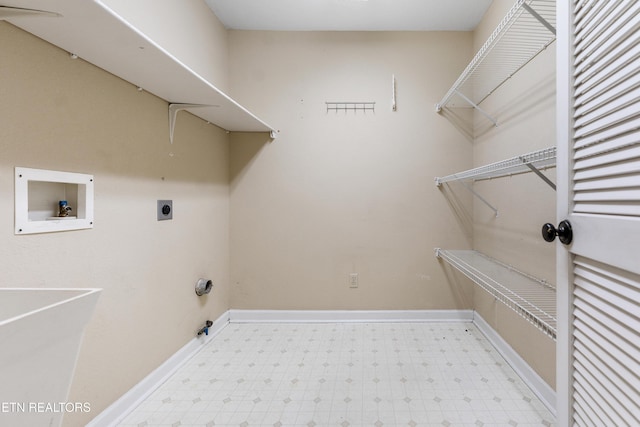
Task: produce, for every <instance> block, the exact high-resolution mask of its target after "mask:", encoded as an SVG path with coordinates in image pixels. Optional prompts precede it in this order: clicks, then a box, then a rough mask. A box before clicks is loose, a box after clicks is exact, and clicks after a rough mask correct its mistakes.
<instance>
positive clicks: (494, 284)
mask: <svg viewBox="0 0 640 427" xmlns="http://www.w3.org/2000/svg"><path fill="white" fill-rule="evenodd" d="M435 251H436V257H438V258H440V259H442V260H444V261H446V262H447V263H449V264H450V265H451V266H452V267H454V268H455V269H457V270H459V271H460V272H462V273H463V274H464V275H465V276H467V277H468V278H469V279H471V281H473V282H474V283H475V284H477V285H478V286H480V287H481V288H482V289H483V290H485V291H487V292H488V293H489V294H491V295H492V296H493V297H494V298H496V299H497V300H498V301H500V302H501V303H503V304H505V305H506V306H507V307H509V308H510V309H512V310H513V311H515V312H516V313H518V314H519V315H520V316H522V317H523V318H525V319H526V320H528V321H529V322H530V323H531V324H533V325H534V326H535V327H536V328H538V329H539V330H541V331H542V332H544V333H545V334H546V335H547V336H549V337H550V338H552V339H554V340H555V339H556V323H557V317H556V289H555V287H554V286H553V285H551V284H549V283H547V282H546V281H545V280H542V279H538V278H536V277H533V276H531V275H529V274H526V273H523V272H521V271H518V270H516V269H515V268H513V267H511V266H509V265H507V264H503V263H501V262H500V261H497V260H495V259H493V258H490V257H488V256H487V255H484V254H482V253H480V252H478V251H473V250H445V249H440V248H436V249H435Z"/></svg>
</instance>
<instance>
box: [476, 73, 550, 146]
mask: <svg viewBox="0 0 640 427" xmlns="http://www.w3.org/2000/svg"><path fill="white" fill-rule="evenodd" d="M555 102H556V86H555V74H550V75H548V76H546V77H544V78H541V79H540V80H539V81H538V83H537V84H535V85H533V86H532V87H530V88H528V89H527V90H526V91H524V92H522V93H519V94H518V96H516V97H515V98H513V99H511V101H510V102H505V103H502V104H501V105H500V108H499V109H498V110H497V111H493V112H491V114H492V115H493V117H494V118H496V119H497V120H498V126H499V127H502V128H503V129H507V128H508V127H512V126H517V125H518V124H519V123H521V122H526V121H527V120H530V118H531V116H533V115H536V114H537V113H538V112H540V111H544V110H548V109H550V108H555ZM479 116H480V115H479ZM554 126H555V124H554ZM494 128H495V126H494V125H493V123H491V122H490V121H488V120H487V119H485V118H484V117H482V119H478V122H477V123H476V126H475V129H476V130H475V137H476V138H481V137H483V136H484V135H486V134H488V133H490V132H491V131H492V130H493V129H494Z"/></svg>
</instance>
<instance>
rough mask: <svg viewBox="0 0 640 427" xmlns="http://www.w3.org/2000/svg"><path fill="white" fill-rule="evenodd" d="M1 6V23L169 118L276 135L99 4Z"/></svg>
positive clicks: (8, 2)
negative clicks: (152, 103) (163, 107)
mask: <svg viewBox="0 0 640 427" xmlns="http://www.w3.org/2000/svg"><path fill="white" fill-rule="evenodd" d="M2 5H3V6H7V7H10V8H8V9H4V12H3V10H2V8H0V19H4V20H6V21H8V22H10V23H12V24H13V25H16V26H17V27H20V28H22V29H23V30H25V31H28V32H30V33H32V34H34V35H36V36H38V37H40V38H42V39H44V40H46V41H48V42H50V43H52V44H54V45H56V46H58V47H60V48H62V49H64V50H66V51H68V52H70V53H72V54H74V55H77V56H78V57H81V58H82V59H84V60H86V61H88V62H90V63H92V64H94V65H96V66H98V67H100V68H102V69H104V70H106V71H108V72H110V73H112V74H114V75H116V76H118V77H120V78H122V79H124V80H126V81H128V82H130V83H132V84H134V85H136V86H138V87H140V88H142V89H144V90H145V91H147V92H150V93H152V94H154V95H156V96H158V97H160V98H162V99H164V100H166V101H167V102H169V104H173V105H174V107H173V111H171V112H170V113H169V116H170V117H171V115H172V113H175V112H176V110H181V109H184V110H187V111H189V112H190V113H192V114H193V115H195V116H198V117H200V118H202V119H203V120H206V121H208V122H210V123H213V124H215V125H217V126H219V127H221V128H223V129H225V130H228V131H242V132H271V135H272V137H274V136H275V134H276V132H277V131H276V129H275V128H274V127H272V126H270V125H269V124H267V123H265V122H264V121H262V120H261V119H259V118H258V117H256V116H255V115H254V114H253V113H251V112H250V111H248V110H247V109H246V108H244V107H243V106H242V105H240V104H238V103H237V102H236V101H235V100H233V99H232V98H230V97H229V96H228V95H226V94H225V93H223V92H222V91H220V90H219V89H218V88H217V87H215V86H214V85H213V84H212V83H211V82H209V81H207V80H205V79H204V78H203V77H201V76H200V75H198V74H197V73H196V72H195V71H193V70H192V69H190V68H189V67H188V65H186V64H183V63H181V62H180V61H179V60H178V59H177V58H176V57H175V56H173V55H172V54H171V53H169V52H167V51H166V50H164V49H163V48H162V47H161V46H159V45H158V44H157V43H155V42H154V41H153V40H151V39H150V38H149V37H147V36H146V35H145V34H143V33H142V32H140V31H139V30H138V29H137V28H135V27H133V26H132V25H131V24H129V23H128V22H126V21H125V20H124V19H123V18H122V17H120V16H118V15H117V14H116V13H115V12H113V11H112V10H110V9H109V8H108V7H107V6H105V5H104V4H102V3H101V2H100V1H98V0H56V1H55V2H51V1H48V0H4V1H2ZM15 8H21V9H33V10H40V11H46V12H47V13H26V12H25V13H17V12H16V11H15ZM176 106H178V107H176ZM181 106H182V107H181ZM169 120H175V114H173V118H170V119H169ZM172 126H173V124H172Z"/></svg>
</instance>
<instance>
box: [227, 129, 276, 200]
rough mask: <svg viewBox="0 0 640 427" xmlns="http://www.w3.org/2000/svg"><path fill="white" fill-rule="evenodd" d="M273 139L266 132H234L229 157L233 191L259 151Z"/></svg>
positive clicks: (230, 182) (230, 179)
mask: <svg viewBox="0 0 640 427" xmlns="http://www.w3.org/2000/svg"><path fill="white" fill-rule="evenodd" d="M272 141H273V140H272V139H271V137H270V135H269V133H266V132H233V133H232V134H231V138H230V143H231V150H230V151H231V156H230V159H229V184H230V186H231V191H233V189H234V188H235V186H236V185H237V184H238V182H240V180H241V179H242V177H243V176H244V175H245V174H246V172H247V170H248V169H249V166H251V164H252V163H253V162H254V161H255V159H256V158H257V156H258V153H260V151H262V149H263V148H264V147H265V146H266V145H267V144H268V143H270V142H272Z"/></svg>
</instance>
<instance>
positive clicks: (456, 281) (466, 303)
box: [438, 258, 475, 309]
mask: <svg viewBox="0 0 640 427" xmlns="http://www.w3.org/2000/svg"><path fill="white" fill-rule="evenodd" d="M438 264H440V267H441V268H442V272H443V273H444V277H445V278H446V279H447V283H449V285H450V287H451V291H452V293H453V297H454V299H455V301H456V303H457V304H456V305H457V306H458V307H459V308H461V309H473V308H475V307H474V304H473V302H474V298H473V293H474V284H473V282H472V281H471V280H469V279H467V277H466V276H464V275H463V274H462V273H460V272H459V271H457V270H454V269H453V267H451V266H450V265H449V264H447V263H446V262H443V261H442V259H440V258H438Z"/></svg>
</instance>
